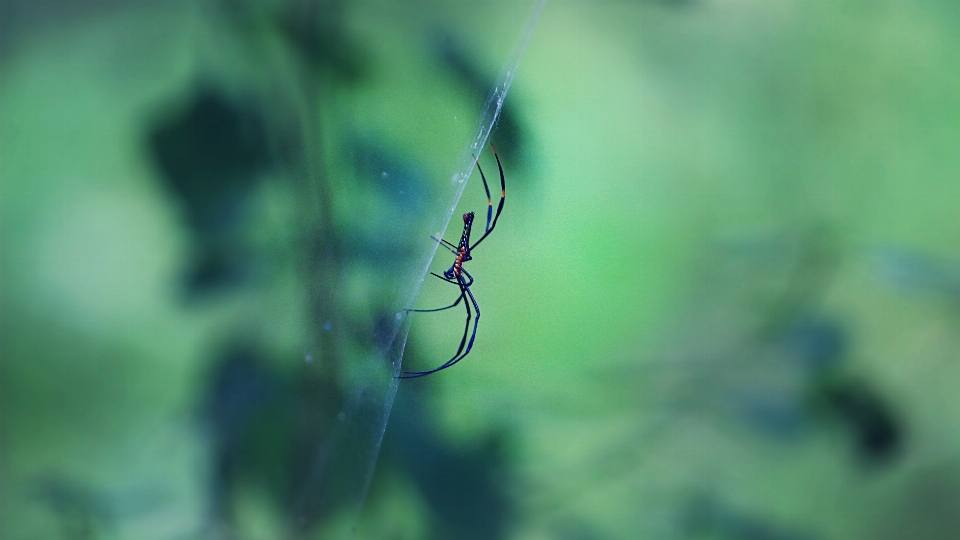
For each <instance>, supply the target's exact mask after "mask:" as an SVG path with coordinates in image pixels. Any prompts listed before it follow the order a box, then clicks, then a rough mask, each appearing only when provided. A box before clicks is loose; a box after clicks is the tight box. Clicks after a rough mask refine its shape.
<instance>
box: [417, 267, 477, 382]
mask: <svg viewBox="0 0 960 540" xmlns="http://www.w3.org/2000/svg"><path fill="white" fill-rule="evenodd" d="M464 273H466V272H464ZM467 276H468V277H469V276H470V274H467ZM459 280H460V289H461V291H460V294H461V297H463V296H464V295H468V296H469V297H470V302H469V303H466V302H464V306H466V308H467V324H466V325H465V326H464V328H463V339H461V340H460V347H459V348H458V349H457V354H455V355H453V358H451V359H450V360H448V361H447V362H446V363H445V364H443V365H442V366H440V367H437V368H434V369H431V370H429V371H405V372H403V374H402V375H401V376H400V377H398V378H400V379H414V378H417V377H423V376H425V375H430V374H431V373H436V372H438V371H440V370H443V369H447V368H448V367H450V366H452V365H454V364H456V363H457V362H459V361H461V360H463V359H464V358H466V357H467V355H468V354H470V350H471V349H473V342H474V340H475V339H476V338H477V326H478V325H479V324H480V306H479V305H478V304H477V299H476V298H474V297H473V292H471V291H470V287H468V286H467V284H466V283H465V282H464V281H463V278H462V277H460V278H459ZM472 281H473V278H472V277H471V282H472ZM471 303H472V304H473V307H474V309H476V311H477V315H476V318H474V320H473V333H472V334H471V335H470V342H469V343H467V348H466V350H463V345H464V342H465V341H466V339H467V331H468V330H469V329H470V318H471V315H472V314H471V313H470V304H471ZM461 351H462V353H461Z"/></svg>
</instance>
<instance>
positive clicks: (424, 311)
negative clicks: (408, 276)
mask: <svg viewBox="0 0 960 540" xmlns="http://www.w3.org/2000/svg"><path fill="white" fill-rule="evenodd" d="M430 273H431V274H433V275H434V276H436V277H438V278H440V279H442V280H443V281H446V282H447V283H453V284H455V285H459V284H460V283H459V282H458V281H454V280H452V279H447V278H445V277H443V276H441V275H440V274H434V273H433V272H430ZM470 283H473V279H471V280H470ZM461 300H463V291H462V290H461V291H460V296H458V297H457V300H456V301H455V302H454V303H452V304H450V305H449V306H446V307H442V308H436V309H412V308H411V309H405V310H404V311H406V312H408V313H409V312H414V313H432V312H434V311H443V310H445V309H450V308H452V307H454V306H456V305H457V304H459V303H460V301H461Z"/></svg>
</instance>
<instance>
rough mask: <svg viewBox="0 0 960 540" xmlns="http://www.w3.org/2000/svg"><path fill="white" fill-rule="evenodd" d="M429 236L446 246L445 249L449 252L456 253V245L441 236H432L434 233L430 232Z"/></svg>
mask: <svg viewBox="0 0 960 540" xmlns="http://www.w3.org/2000/svg"><path fill="white" fill-rule="evenodd" d="M430 238H433V239H434V240H436V241H437V242H438V243H440V244H443V245H444V247H446V248H447V249H449V250H450V253H453V254H454V255H456V254H457V246H455V245H453V244H451V243H450V242H447V241H446V240H444V239H443V238H437V237H436V236H434V235H432V234H431V235H430Z"/></svg>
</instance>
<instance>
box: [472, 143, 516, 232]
mask: <svg viewBox="0 0 960 540" xmlns="http://www.w3.org/2000/svg"><path fill="white" fill-rule="evenodd" d="M490 148H493V156H494V157H496V158H497V169H499V170H500V204H499V205H497V214H496V215H495V216H494V217H493V223H490V214H491V213H492V212H493V200H492V199H491V198H490V188H489V187H488V186H487V179H486V178H485V177H484V176H483V170H481V171H480V179H481V180H483V189H484V190H485V191H486V192H487V228H486V230H485V231H484V233H483V236H481V237H480V238H479V239H478V240H477V241H476V242H474V243H473V245H472V246H470V249H471V250H472V249H473V248H475V247H477V246H478V245H480V242H483V239H484V238H486V237H487V235H489V234H490V233H492V232H493V228H494V227H496V226H497V220H498V219H500V212H503V201H504V199H506V197H507V186H506V182H505V181H504V179H503V165H501V164H500V156H498V155H497V149H496V148H494V146H493V145H492V144H491V145H490ZM477 168H478V169H479V168H480V164H479V163H477Z"/></svg>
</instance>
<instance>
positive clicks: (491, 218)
mask: <svg viewBox="0 0 960 540" xmlns="http://www.w3.org/2000/svg"><path fill="white" fill-rule="evenodd" d="M490 148H492V149H493V156H494V157H495V158H496V159H497V169H499V170H500V204H498V205H497V213H496V215H494V213H493V199H492V198H491V197H490V187H489V186H488V185H487V177H486V176H484V175H483V169H481V168H480V163H479V162H477V170H479V171H480V179H481V180H483V190H484V191H485V192H486V193H487V226H486V229H484V231H483V236H481V237H480V238H478V239H477V241H476V242H474V243H473V244H471V243H470V231H471V229H472V228H473V218H474V213H473V212H467V213H466V214H464V215H463V234H461V235H460V242H459V243H458V244H457V245H454V244H452V243H450V242H447V241H446V240H444V239H442V238H439V239H438V238H434V240H436V241H437V242H439V243H441V244H443V245H444V247H446V248H447V249H449V250H450V252H451V253H453V254H454V255H456V256H457V258H456V259H454V261H453V264H452V265H450V268H448V269H446V270H444V272H443V275H442V276H441V275H440V274H436V273H434V272H430V274H431V275H434V276H436V277H438V278H440V279H442V280H443V281H446V282H447V283H453V284H454V285H456V286H457V287H459V288H460V296H458V297H457V299H456V301H454V302H453V303H452V304H450V305H449V306H445V307H442V308H436V309H408V310H407V311H413V312H417V313H432V312H436V311H443V310H445V309H450V308H452V307H456V306H457V305H458V304H459V303H460V302H461V301H462V302H463V305H464V307H465V308H466V310H467V322H466V324H465V325H464V327H463V338H461V339H460V346H459V347H457V352H456V353H455V354H454V355H453V357H452V358H451V359H450V360H447V362H446V363H444V364H443V365H441V366H440V367H437V368H434V369H431V370H427V371H404V372H402V373H401V374H400V375H398V376H397V378H398V379H415V378H417V377H423V376H425V375H430V374H431V373H436V372H438V371H440V370H443V369H447V368H448V367H450V366H452V365H454V364H456V363H457V362H459V361H460V360H463V359H464V358H465V357H466V356H467V355H468V354H470V349H472V348H473V341H474V339H476V337H477V324H479V323H480V306H479V305H477V299H476V298H474V297H473V292H471V291H470V286H471V285H473V276H471V275H470V272H467V271H466V270H465V269H464V268H463V263H465V262H467V261H470V260H473V257H472V256H471V253H472V252H473V249H474V248H476V247H477V246H479V245H480V242H483V241H484V239H486V238H487V236H489V235H490V233H491V232H493V228H494V227H496V226H497V220H498V219H500V212H502V211H503V201H504V199H505V198H506V196H507V188H506V185H505V184H504V180H503V166H502V165H500V156H498V155H497V149H496V148H494V146H493V145H492V144H491V145H490ZM431 238H432V237H431ZM468 297H469V301H467V300H468ZM471 304H473V308H474V310H476V312H477V313H476V316H475V317H474V315H473V313H472V312H471V311H470V305H471ZM471 318H472V319H473V333H470V320H471ZM467 334H470V341H469V342H467ZM464 345H466V350H464Z"/></svg>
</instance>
